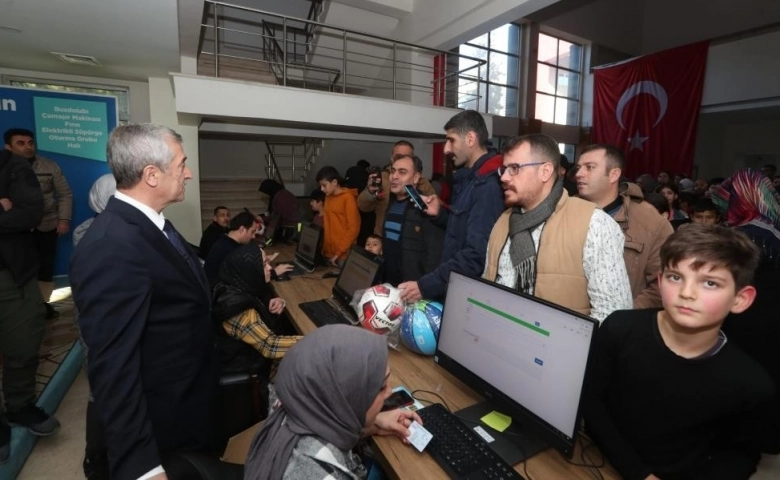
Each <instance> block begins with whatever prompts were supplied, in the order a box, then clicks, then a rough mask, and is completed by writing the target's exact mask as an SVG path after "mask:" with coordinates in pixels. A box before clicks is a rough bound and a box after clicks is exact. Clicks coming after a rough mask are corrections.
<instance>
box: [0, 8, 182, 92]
mask: <svg viewBox="0 0 780 480" xmlns="http://www.w3.org/2000/svg"><path fill="white" fill-rule="evenodd" d="M0 12H2V13H0V27H2V26H10V27H15V28H19V29H21V30H22V32H21V33H18V34H14V33H8V32H5V31H2V29H0V67H6V68H15V69H22V70H37V71H45V72H53V73H65V74H72V75H85V76H93V77H105V78H122V79H127V80H142V81H143V80H147V79H148V77H150V76H160V75H166V74H167V73H168V72H170V71H178V70H179V28H178V18H177V2H176V0H67V1H66V0H58V1H56V2H55V1H52V0H0ZM52 51H54V52H61V53H71V54H77V55H89V56H93V57H96V58H97V59H98V61H99V62H100V63H101V64H102V66H99V67H90V66H78V65H69V64H67V63H65V62H63V61H61V60H59V59H57V58H56V57H54V56H53V55H52V54H51V53H49V52H52Z"/></svg>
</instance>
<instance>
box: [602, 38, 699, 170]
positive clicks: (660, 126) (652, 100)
mask: <svg viewBox="0 0 780 480" xmlns="http://www.w3.org/2000/svg"><path fill="white" fill-rule="evenodd" d="M708 48H709V42H699V43H694V44H691V45H685V46H682V47H677V48H672V49H669V50H664V51H662V52H658V53H653V54H650V55H644V56H642V57H638V58H634V59H631V60H627V61H625V62H620V63H618V64H616V65H610V66H607V67H602V68H597V69H595V71H594V73H593V75H594V87H593V103H594V107H593V141H594V142H595V143H609V144H612V145H615V146H616V147H618V148H620V149H621V150H623V151H624V152H625V154H626V169H625V171H624V172H623V174H624V175H626V176H628V177H629V178H632V179H633V178H636V177H637V176H638V175H641V174H643V173H649V174H651V175H653V176H656V175H658V173H660V172H661V171H665V172H669V173H672V174H676V173H685V174H687V175H690V174H691V173H692V172H691V170H692V169H693V154H694V148H695V145H696V127H697V124H698V120H699V109H700V107H701V95H702V91H703V89H704V68H705V66H706V64H707V51H708Z"/></svg>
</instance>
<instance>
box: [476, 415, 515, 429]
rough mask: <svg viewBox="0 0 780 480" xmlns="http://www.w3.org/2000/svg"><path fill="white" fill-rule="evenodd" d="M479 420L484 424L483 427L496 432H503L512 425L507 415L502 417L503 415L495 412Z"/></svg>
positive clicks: (510, 418)
mask: <svg viewBox="0 0 780 480" xmlns="http://www.w3.org/2000/svg"><path fill="white" fill-rule="evenodd" d="M480 420H482V421H483V422H485V425H487V426H488V427H490V428H492V429H493V430H496V431H497V432H503V431H504V430H506V429H507V428H509V426H510V425H512V417H510V416H509V415H504V414H503V413H501V412H497V411H495V410H493V411H492V412H490V413H488V414H487V415H485V416H484V417H482V418H480Z"/></svg>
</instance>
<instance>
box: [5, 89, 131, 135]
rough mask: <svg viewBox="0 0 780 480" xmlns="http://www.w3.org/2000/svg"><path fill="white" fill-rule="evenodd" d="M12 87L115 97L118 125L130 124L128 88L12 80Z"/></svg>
mask: <svg viewBox="0 0 780 480" xmlns="http://www.w3.org/2000/svg"><path fill="white" fill-rule="evenodd" d="M8 84H9V85H10V86H12V87H25V88H38V89H42V90H54V91H57V92H70V93H87V94H93V95H111V96H114V97H116V108H117V114H118V116H119V123H120V124H127V123H129V122H130V91H129V89H128V88H124V87H117V86H113V85H106V86H103V85H90V84H77V83H67V82H56V83H55V82H52V81H47V80H36V79H18V78H12V79H10V80H9V81H8Z"/></svg>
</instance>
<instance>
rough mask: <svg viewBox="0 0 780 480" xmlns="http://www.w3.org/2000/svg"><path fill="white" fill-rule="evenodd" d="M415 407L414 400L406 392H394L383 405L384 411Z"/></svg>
mask: <svg viewBox="0 0 780 480" xmlns="http://www.w3.org/2000/svg"><path fill="white" fill-rule="evenodd" d="M409 405H414V399H413V398H412V396H411V395H409V392H407V391H406V390H398V391H397V392H393V393H392V394H391V395H390V396H389V397H387V399H386V400H385V403H384V404H383V405H382V411H383V412H386V411H387V410H395V409H396V408H403V407H408V406H409Z"/></svg>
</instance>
